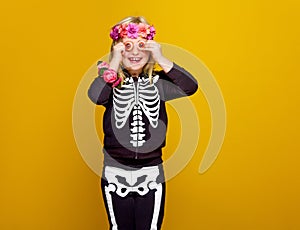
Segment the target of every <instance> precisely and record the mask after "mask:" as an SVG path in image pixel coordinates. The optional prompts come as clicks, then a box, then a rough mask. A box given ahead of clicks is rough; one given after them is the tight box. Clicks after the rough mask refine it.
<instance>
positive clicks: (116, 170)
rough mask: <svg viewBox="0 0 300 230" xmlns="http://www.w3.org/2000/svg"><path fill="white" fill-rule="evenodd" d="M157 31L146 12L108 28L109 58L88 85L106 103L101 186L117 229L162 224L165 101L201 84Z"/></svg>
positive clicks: (152, 228) (149, 228) (132, 229)
mask: <svg viewBox="0 0 300 230" xmlns="http://www.w3.org/2000/svg"><path fill="white" fill-rule="evenodd" d="M155 33H156V31H155V28H154V27H153V26H151V25H149V23H147V21H146V20H145V19H144V18H143V17H128V18H126V19H124V20H122V21H121V22H119V23H117V24H116V25H115V26H114V27H113V28H112V29H111V32H110V37H111V38H112V40H113V42H112V46H111V53H110V59H109V63H106V62H102V61H99V62H98V64H97V66H98V77H97V78H95V79H94V81H93V82H92V84H91V86H90V88H89V90H88V96H89V98H90V99H91V100H92V101H93V102H94V103H95V104H97V105H103V106H105V108H106V109H105V112H104V115H103V116H104V117H103V131H104V148H103V152H104V168H103V176H102V178H101V189H102V195H103V199H104V203H105V207H106V210H107V214H108V219H109V223H110V229H113V230H116V229H119V230H145V229H147V230H156V229H160V228H161V225H162V220H163V215H164V202H165V181H164V172H163V167H162V157H161V156H162V148H163V147H164V146H165V139H166V130H167V114H166V108H165V102H166V101H168V100H172V99H175V98H179V97H183V96H189V95H192V94H193V93H195V92H196V90H197V88H198V85H197V82H196V80H195V78H194V77H193V76H191V74H190V73H188V72H187V71H186V70H184V69H183V68H181V67H179V66H178V65H177V64H175V63H174V62H172V61H170V60H169V59H168V58H166V57H165V56H164V55H163V54H162V51H161V47H160V45H159V44H158V43H157V42H155V41H154V40H153V38H154V35H155ZM155 66H159V67H160V70H156V68H154V67H155Z"/></svg>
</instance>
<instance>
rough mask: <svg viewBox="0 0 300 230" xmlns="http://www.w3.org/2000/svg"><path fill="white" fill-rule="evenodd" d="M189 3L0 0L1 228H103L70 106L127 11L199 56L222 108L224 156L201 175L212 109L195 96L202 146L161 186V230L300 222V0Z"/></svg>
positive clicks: (93, 178) (299, 225)
mask: <svg viewBox="0 0 300 230" xmlns="http://www.w3.org/2000/svg"><path fill="white" fill-rule="evenodd" d="M195 2H196V1H191V0H187V1H170V2H168V1H157V0H154V1H118V0H115V1H94V0H87V1H55V0H54V1H48V0H46V1H37V0H29V1H20V0H18V1H5V2H3V3H2V4H1V13H0V21H1V22H0V25H1V27H0V29H1V40H0V41H1V42H0V48H1V49H0V52H1V60H0V61H1V68H0V73H1V91H0V94H1V95H0V99H1V113H0V114H1V115H0V116H1V119H0V123H1V147H0V148H1V159H0V164H1V167H0V229H3V230H10V229H20V230H21V229H22V230H24V229H30V230H35V229H39V230H40V229H43V230H48V229H49V230H50V229H61V230H65V229H72V230H76V229H78V230H82V229H89V230H92V229H95V230H96V229H107V220H106V214H105V210H104V207H103V203H102V199H101V193H100V189H99V177H98V176H97V175H96V174H94V173H93V172H92V171H91V170H90V169H89V168H88V167H87V165H86V164H85V162H84V161H83V160H82V158H81V155H80V154H79V152H78V149H77V146H76V143H75V141H74V137H73V132H72V105H73V104H72V103H73V98H74V95H75V93H76V89H77V86H78V84H79V82H80V80H81V78H82V76H83V75H84V73H85V72H86V70H87V69H88V68H89V67H90V66H91V65H92V64H93V63H95V62H96V61H97V60H98V59H99V58H100V57H102V56H103V55H105V54H107V52H108V50H109V46H110V42H111V41H110V39H109V37H108V33H109V28H110V26H112V25H113V24H114V23H116V22H117V21H119V20H120V19H122V18H123V17H125V16H128V15H143V16H145V17H146V18H147V19H148V20H149V21H150V22H152V23H153V24H154V25H155V27H156V29H157V32H158V34H157V36H156V40H157V41H158V42H166V43H170V44H175V45H177V46H180V47H182V48H184V49H186V50H188V51H190V52H191V53H193V54H194V55H196V56H197V57H198V58H200V59H201V60H202V61H203V62H204V63H205V64H206V65H207V66H208V68H209V69H210V70H211V71H212V72H213V74H214V76H215V78H216V80H217V82H218V84H219V86H220V88H221V90H222V93H223V96H224V100H225V103H226V109H227V132H226V137H225V141H224V144H223V147H222V150H221V152H220V155H219V157H218V159H217V161H216V162H215V163H214V165H213V166H212V167H211V168H210V169H209V170H208V171H207V172H206V173H205V174H203V175H200V174H199V173H198V167H199V163H200V161H201V158H202V154H203V151H204V149H205V146H204V145H205V143H206V141H207V139H208V136H209V124H207V123H206V121H207V120H209V111H208V110H207V104H206V102H205V100H204V99H203V98H201V96H199V98H200V99H199V102H198V103H199V110H200V111H201V110H203V113H200V115H199V116H200V117H199V118H200V120H201V127H202V128H203V135H202V138H203V139H201V140H200V143H203V146H202V145H201V146H199V149H198V152H197V153H196V154H195V155H194V157H193V159H192V161H191V162H190V164H189V165H188V166H187V167H186V168H185V169H184V170H183V171H182V172H181V173H180V174H179V175H178V176H177V177H175V178H173V179H172V180H171V181H169V182H168V187H167V203H166V215H165V219H164V224H163V229H168V230H170V229H172V230H173V229H175V230H177V229H214V230H215V229H220V230H223V229H226V230H227V229H228V230H232V229H239V230H240V229H243V230H245V229H251V230H252V229H262V230H263V229H284V230H285V229H300V220H299V213H300V196H299V194H300V184H299V182H300V169H299V168H300V167H299V164H300V156H299V153H300V151H299V150H300V148H299V135H298V132H299V128H300V124H299V123H300V122H299V115H300V114H299V111H300V110H299V108H298V106H299V82H300V80H299V76H300V71H299V58H300V57H299V54H300V52H299V51H300V50H299V49H300V47H299V38H300V37H299V5H300V3H299V1H296V0H286V1H281V2H280V1H266V0H263V1H259V0H253V1H242V0H240V1H238V0H227V1H215V0H212V1H198V2H197V5H196V3H195ZM198 94H199V95H201V92H198ZM202 108H203V109H202ZM170 110H172V109H170ZM174 117H176V116H174ZM172 119H173V118H172ZM172 119H171V121H170V122H174V123H176V119H175V118H174V120H173V121H172ZM170 136H171V134H169V136H168V138H170V139H171V137H170ZM175 139H176V137H175ZM170 143H172V139H171V140H170ZM171 148H172V147H170V149H171Z"/></svg>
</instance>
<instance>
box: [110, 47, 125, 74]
mask: <svg viewBox="0 0 300 230" xmlns="http://www.w3.org/2000/svg"><path fill="white" fill-rule="evenodd" d="M124 51H125V45H124V44H123V42H119V43H117V44H116V45H114V46H113V50H112V59H111V61H110V63H109V65H110V68H111V69H113V70H115V71H118V69H119V65H120V63H121V62H122V59H123V53H124Z"/></svg>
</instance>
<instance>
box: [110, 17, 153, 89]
mask: <svg viewBox="0 0 300 230" xmlns="http://www.w3.org/2000/svg"><path fill="white" fill-rule="evenodd" d="M123 23H136V24H138V23H144V24H147V25H149V23H148V22H147V20H146V19H145V18H144V17H142V16H137V17H134V16H129V17H126V18H124V19H122V20H121V21H119V22H118V23H117V24H116V25H114V26H117V25H121V24H123ZM120 40H121V39H119V40H117V41H113V42H112V44H111V47H110V55H109V61H111V59H112V51H113V47H114V46H115V45H116V44H117V43H118V42H120ZM154 64H155V63H154V60H153V58H152V55H150V57H149V60H148V63H147V64H146V65H145V66H144V68H143V72H144V74H147V75H148V77H149V82H150V84H152V72H153V67H154ZM118 76H119V77H121V78H122V83H121V84H123V81H124V79H125V75H124V73H123V70H122V68H121V66H120V67H119V70H118Z"/></svg>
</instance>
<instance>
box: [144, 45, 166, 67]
mask: <svg viewBox="0 0 300 230" xmlns="http://www.w3.org/2000/svg"><path fill="white" fill-rule="evenodd" d="M143 50H145V51H149V52H151V54H152V57H153V59H154V61H156V62H158V63H159V61H160V59H162V58H163V54H162V51H161V46H160V44H159V43H157V42H155V41H153V40H148V41H147V42H146V43H145V47H144V48H143Z"/></svg>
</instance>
